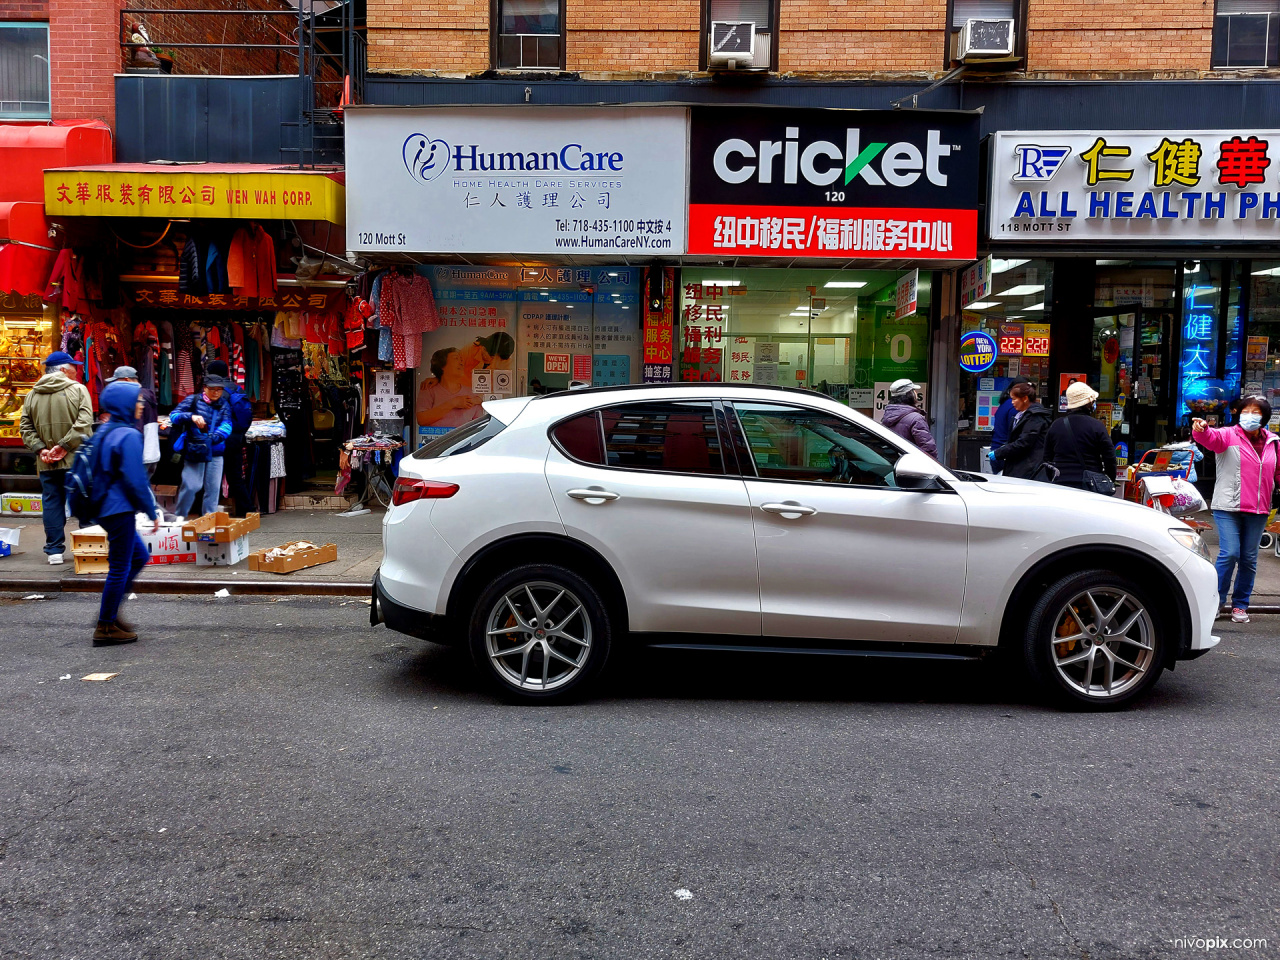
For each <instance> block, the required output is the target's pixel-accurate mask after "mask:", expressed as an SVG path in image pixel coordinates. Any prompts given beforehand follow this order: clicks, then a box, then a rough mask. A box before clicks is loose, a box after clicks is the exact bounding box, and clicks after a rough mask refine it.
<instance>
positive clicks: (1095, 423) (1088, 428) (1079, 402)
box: [1044, 383, 1116, 490]
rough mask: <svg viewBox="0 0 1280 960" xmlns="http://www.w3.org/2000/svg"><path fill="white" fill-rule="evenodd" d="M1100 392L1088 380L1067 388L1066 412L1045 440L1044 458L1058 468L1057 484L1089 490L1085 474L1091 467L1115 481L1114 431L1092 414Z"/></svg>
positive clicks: (1051, 428) (1054, 423)
mask: <svg viewBox="0 0 1280 960" xmlns="http://www.w3.org/2000/svg"><path fill="white" fill-rule="evenodd" d="M1097 399H1098V391H1097V390H1094V389H1093V388H1091V387H1090V386H1089V385H1088V384H1087V383H1073V384H1072V385H1071V386H1069V387H1068V388H1067V415H1066V416H1065V417H1059V418H1058V419H1057V420H1055V421H1053V426H1051V427H1050V428H1049V435H1048V437H1047V438H1046V439H1045V444H1044V459H1045V462H1046V463H1052V464H1053V465H1054V466H1055V467H1057V468H1058V470H1059V471H1060V474H1059V476H1058V480H1057V482H1058V483H1061V484H1063V485H1065V486H1068V487H1078V488H1079V489H1081V490H1088V489H1089V485H1088V484H1087V483H1085V480H1084V473H1085V471H1086V470H1092V471H1094V472H1095V473H1101V474H1103V475H1104V476H1106V477H1107V478H1109V479H1111V480H1114V479H1115V476H1116V450H1115V447H1113V446H1112V445H1111V434H1110V433H1108V432H1107V428H1106V427H1104V426H1103V425H1102V421H1101V420H1099V419H1097V418H1096V417H1095V416H1094V415H1093V404H1094V401H1095V400H1097Z"/></svg>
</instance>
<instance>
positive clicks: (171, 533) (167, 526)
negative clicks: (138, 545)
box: [138, 518, 196, 564]
mask: <svg viewBox="0 0 1280 960" xmlns="http://www.w3.org/2000/svg"><path fill="white" fill-rule="evenodd" d="M138 536H140V537H141V538H142V542H143V543H145V544H146V545H147V549H148V550H150V551H151V559H150V560H148V561H147V563H148V564H160V563H195V562H196V550H195V545H194V544H190V543H187V542H186V541H185V540H183V539H182V524H180V523H162V524H160V529H159V530H157V531H156V532H155V533H152V532H151V521H150V520H147V519H145V518H144V519H142V520H139V521H138Z"/></svg>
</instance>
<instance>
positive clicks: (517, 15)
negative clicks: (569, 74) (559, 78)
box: [491, 0, 564, 70]
mask: <svg viewBox="0 0 1280 960" xmlns="http://www.w3.org/2000/svg"><path fill="white" fill-rule="evenodd" d="M493 4H494V10H493V17H492V20H491V22H492V23H493V25H494V37H493V64H494V66H495V67H497V68H498V69H499V70H563V69H564V0H493Z"/></svg>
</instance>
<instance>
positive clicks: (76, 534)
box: [71, 526, 107, 573]
mask: <svg viewBox="0 0 1280 960" xmlns="http://www.w3.org/2000/svg"><path fill="white" fill-rule="evenodd" d="M71 555H72V556H73V557H85V558H88V557H103V558H105V557H106V555H107V531H106V530H104V529H103V528H102V527H98V526H93V527H81V528H80V529H79V530H72V531H71ZM79 572H80V571H79V570H77V571H76V573H79Z"/></svg>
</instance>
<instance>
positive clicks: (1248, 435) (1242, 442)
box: [1191, 397, 1280, 623]
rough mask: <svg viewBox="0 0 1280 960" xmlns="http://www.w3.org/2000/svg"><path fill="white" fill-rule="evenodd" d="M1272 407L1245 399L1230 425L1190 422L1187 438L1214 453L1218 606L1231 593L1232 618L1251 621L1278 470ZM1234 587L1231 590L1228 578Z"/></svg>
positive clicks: (1279, 462)
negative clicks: (1260, 551)
mask: <svg viewBox="0 0 1280 960" xmlns="http://www.w3.org/2000/svg"><path fill="white" fill-rule="evenodd" d="M1270 420H1271V403H1270V402H1269V401H1268V400H1267V398H1266V397H1245V398H1244V399H1243V400H1242V401H1241V407H1240V415H1239V417H1238V419H1237V421H1236V423H1235V424H1234V425H1233V426H1230V427H1210V426H1209V425H1208V424H1206V423H1205V422H1204V421H1203V420H1200V419H1198V418H1197V419H1195V420H1192V421H1191V437H1192V439H1193V440H1195V442H1196V443H1198V444H1200V445H1201V446H1202V447H1204V448H1205V449H1206V450H1211V451H1213V453H1215V454H1216V455H1217V464H1218V479H1217V482H1216V483H1214V486H1213V500H1212V502H1211V503H1210V504H1209V506H1210V508H1211V509H1212V510H1213V521H1214V524H1215V525H1216V526H1217V528H1218V561H1217V563H1216V564H1215V566H1217V568H1218V602H1219V604H1220V605H1221V606H1222V607H1225V606H1226V605H1227V593H1228V591H1229V590H1230V591H1231V619H1232V620H1233V621H1234V622H1236V623H1248V622H1249V598H1250V596H1251V595H1252V594H1253V580H1254V576H1255V575H1256V574H1257V572H1258V544H1259V543H1260V542H1261V540H1262V531H1263V528H1264V527H1266V525H1267V515H1268V514H1269V513H1270V512H1271V498H1272V494H1273V492H1274V491H1275V488H1276V481H1277V473H1278V472H1280V437H1277V436H1276V435H1275V434H1274V433H1272V432H1271V431H1270V430H1269V429H1267V424H1268V423H1269V422H1270ZM1233 572H1234V573H1235V589H1234V590H1231V574H1232V573H1233Z"/></svg>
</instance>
